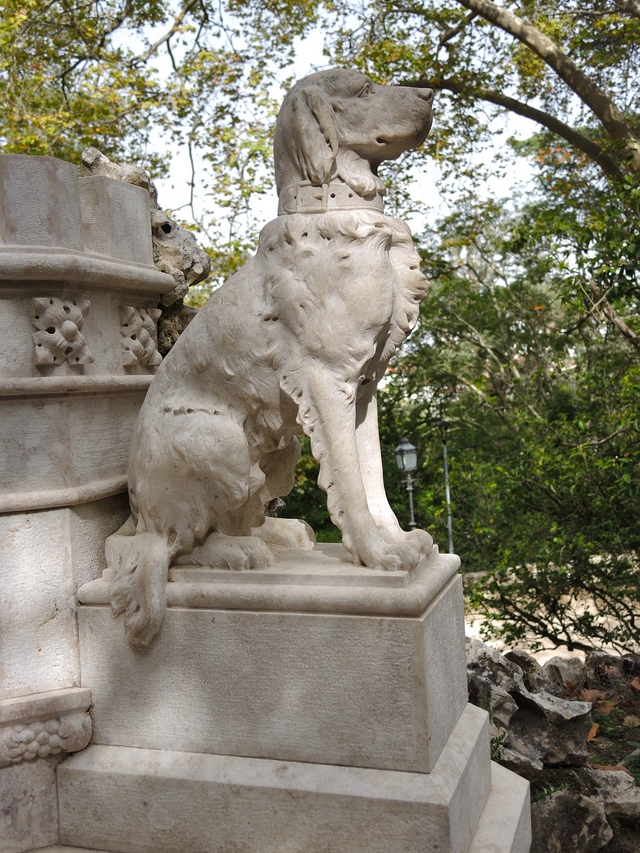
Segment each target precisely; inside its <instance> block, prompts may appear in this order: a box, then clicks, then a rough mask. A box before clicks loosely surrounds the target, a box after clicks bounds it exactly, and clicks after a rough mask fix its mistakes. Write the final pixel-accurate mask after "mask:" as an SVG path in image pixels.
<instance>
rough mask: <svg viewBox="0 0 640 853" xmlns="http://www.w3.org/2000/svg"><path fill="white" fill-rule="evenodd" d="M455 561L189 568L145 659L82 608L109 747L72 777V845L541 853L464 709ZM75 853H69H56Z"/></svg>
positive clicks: (475, 712) (318, 552)
mask: <svg viewBox="0 0 640 853" xmlns="http://www.w3.org/2000/svg"><path fill="white" fill-rule="evenodd" d="M458 564H459V561H458V558H457V557H455V556H453V555H439V554H438V552H437V550H434V553H433V555H431V558H430V559H429V560H424V561H423V562H422V563H421V564H420V565H419V566H417V567H416V569H415V570H414V571H413V572H410V573H406V574H405V576H401V575H400V573H398V574H397V575H395V576H391V575H388V574H382V573H378V574H379V575H380V576H377V575H376V574H375V573H373V574H372V573H371V571H370V570H366V569H363V568H362V567H357V566H353V565H352V564H350V563H348V562H347V555H346V552H344V550H343V549H341V548H340V546H337V547H334V548H326V546H323V547H318V548H316V549H314V550H313V552H305V553H297V554H296V553H293V554H288V553H286V552H283V553H282V555H281V556H280V558H279V560H278V562H277V564H276V566H275V567H271V568H270V569H269V570H268V571H264V572H263V571H260V570H256V571H253V572H251V573H245V574H242V575H241V576H240V577H239V578H238V577H233V576H232V574H236V575H237V574H238V573H224V574H221V573H220V572H216V571H213V570H202V569H198V568H197V567H192V566H186V567H179V568H178V569H175V570H174V572H173V575H172V580H171V582H170V583H168V584H167V601H168V605H169V606H168V609H167V613H166V617H165V621H164V624H163V627H162V631H161V633H160V635H159V636H158V638H157V639H156V640H155V641H154V643H153V644H152V645H151V647H149V648H145V649H140V648H134V647H132V646H131V645H130V644H129V643H128V642H127V640H126V638H125V635H124V630H123V625H122V620H121V619H115V620H114V619H113V617H112V615H111V612H110V609H109V607H108V606H107V603H108V582H107V580H108V578H106V577H105V579H104V580H98V581H93V582H91V583H89V584H87V585H85V586H84V587H82V588H81V589H80V591H79V598H80V601H81V602H82V606H81V607H80V608H79V620H78V624H79V636H80V658H81V670H82V684H83V686H84V687H88V688H90V689H91V692H92V697H93V700H94V706H93V712H92V715H93V722H94V734H93V740H92V745H91V746H89V747H88V749H87V750H85V751H84V752H82V753H78V754H77V755H75V756H73V757H72V758H71V759H69V760H68V761H65V762H64V763H63V764H62V765H61V766H60V767H59V769H58V804H59V815H60V841H61V843H62V844H67V845H71V848H72V849H73V847H75V848H76V849H78V848H84V849H88V848H89V849H94V848H95V849H97V850H104V851H110V853H235V851H237V853H240V851H241V853H527V851H528V850H529V844H530V816H529V803H528V787H529V786H528V783H527V782H525V781H524V780H522V779H520V778H519V777H517V776H515V775H514V774H512V773H510V772H509V771H506V770H504V769H503V768H500V767H497V766H492V763H491V761H490V748H489V730H488V717H487V714H486V713H485V712H484V711H482V710H481V709H479V708H476V707H475V706H472V705H469V704H467V685H466V672H465V670H466V667H465V655H464V620H463V597H462V584H461V579H460V577H459V576H457V575H456V570H457V568H458ZM58 853H61V851H58Z"/></svg>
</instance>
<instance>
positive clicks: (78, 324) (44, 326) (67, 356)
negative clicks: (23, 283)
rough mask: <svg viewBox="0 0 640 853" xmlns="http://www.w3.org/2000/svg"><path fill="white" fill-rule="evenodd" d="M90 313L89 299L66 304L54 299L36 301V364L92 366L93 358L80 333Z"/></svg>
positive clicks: (43, 298)
mask: <svg viewBox="0 0 640 853" xmlns="http://www.w3.org/2000/svg"><path fill="white" fill-rule="evenodd" d="M90 309H91V303H90V302H89V300H88V299H73V300H71V301H69V302H63V301H62V300H61V299H56V297H55V296H53V297H49V298H47V297H38V298H37V299H34V300H33V325H34V326H35V327H36V329H38V331H37V332H36V333H35V334H34V335H33V343H34V346H35V362H36V364H38V365H40V364H62V363H63V362H64V361H68V362H69V364H92V363H93V355H92V354H91V350H90V349H89V347H88V346H87V344H86V343H85V340H84V337H83V336H82V334H81V333H80V330H81V329H82V324H83V322H84V318H85V317H86V316H87V314H88V313H89V311H90Z"/></svg>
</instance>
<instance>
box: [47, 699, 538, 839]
mask: <svg viewBox="0 0 640 853" xmlns="http://www.w3.org/2000/svg"><path fill="white" fill-rule="evenodd" d="M487 750H488V738H487V717H486V714H485V713H484V712H483V711H480V710H479V709H477V708H475V707H473V706H468V707H467V709H465V711H464V713H463V715H462V717H461V719H460V721H459V722H458V725H457V726H456V728H455V730H454V733H453V734H452V736H451V738H450V739H449V743H448V744H447V746H446V747H445V749H444V750H443V752H442V754H441V756H440V758H439V760H438V762H437V764H436V767H435V768H434V770H433V771H432V772H431V773H429V774H422V773H406V772H398V771H389V770H370V769H364V768H354V767H337V766H333V765H314V764H302V763H297V762H288V763H283V762H277V761H270V760H265V759H251V758H238V757H232V756H214V755H203V754H194V753H178V752H168V751H163V750H142V749H130V748H128V747H108V746H93V747H90V748H89V749H88V750H86V751H85V752H84V753H81V754H80V753H79V754H78V755H76V756H74V757H73V758H72V759H70V760H69V761H67V762H65V763H64V765H62V766H61V767H60V768H59V771H58V787H59V806H60V835H61V839H62V842H63V843H66V844H68V845H71V849H77V845H81V844H82V845H85V846H88V847H89V848H96V849H99V850H109V851H111V853H185V851H189V853H195V851H198V853H200V851H202V853H204V851H206V853H227V851H230V850H236V849H242V851H243V853H245V851H246V853H301V851H304V853H312V851H322V853H414V851H415V853H425V851H430V853H431V851H436V850H437V851H438V853H526V851H528V849H529V844H530V821H529V798H528V784H527V783H526V782H525V781H524V780H522V779H520V778H519V777H517V776H514V774H512V773H510V772H509V771H507V770H504V768H501V767H499V766H497V765H490V763H489V761H488V756H487ZM73 845H76V847H75V848H74V847H73ZM54 850H56V848H52V849H51V851H50V853H53V851H54ZM64 850H65V848H61V849H60V850H59V851H58V853H62V851H64Z"/></svg>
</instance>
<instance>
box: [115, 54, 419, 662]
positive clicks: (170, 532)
mask: <svg viewBox="0 0 640 853" xmlns="http://www.w3.org/2000/svg"><path fill="white" fill-rule="evenodd" d="M365 102H366V103H365ZM350 104H352V108H351V109H350V108H349V105H350ZM363 104H364V106H363ZM430 104H431V93H430V92H428V91H427V92H426V93H425V92H424V91H422V90H413V89H404V88H400V87H382V86H374V85H373V84H372V83H371V81H369V80H368V78H366V77H365V76H364V75H362V74H358V73H357V72H352V71H347V70H342V69H337V70H333V71H330V72H321V73H320V74H316V75H313V76H312V77H310V78H307V79H306V80H305V81H302V82H301V83H299V84H298V85H297V86H296V87H294V89H293V90H292V92H291V93H290V94H289V95H288V96H287V99H285V102H284V104H283V107H282V111H281V114H280V118H279V120H278V127H277V130H276V149H275V158H276V171H277V176H278V186H279V189H280V190H282V189H284V188H286V187H288V186H289V185H291V184H292V183H295V182H306V183H307V185H308V184H311V185H312V186H315V185H318V186H321V185H322V184H323V183H324V184H325V185H326V184H327V183H329V189H330V187H331V184H332V182H333V184H334V185H335V183H336V182H338V183H340V182H342V183H345V184H347V185H348V186H349V187H352V189H353V190H354V192H355V193H356V194H357V195H358V197H360V198H361V199H362V207H361V208H357V209H348V210H342V209H335V210H332V209H328V210H327V211H326V212H322V213H304V212H301V213H294V214H291V215H283V216H279V217H278V218H277V219H275V220H273V221H272V222H269V223H268V224H267V225H266V226H265V228H264V229H263V231H262V233H261V235H260V240H259V244H258V250H257V253H256V255H255V256H254V257H253V258H252V259H251V260H250V261H248V263H247V264H246V265H245V266H244V267H243V268H242V269H241V270H239V271H238V272H237V273H236V274H235V275H234V276H233V277H232V278H231V279H230V280H229V281H228V282H227V283H226V284H225V285H224V286H223V287H222V288H220V289H219V290H218V291H216V292H215V293H214V294H213V296H212V297H211V299H210V300H209V302H208V303H207V304H206V305H205V306H204V308H203V309H202V310H201V311H200V312H199V314H198V316H197V317H195V319H194V320H193V321H192V323H191V324H190V325H189V327H188V328H187V329H186V330H185V332H184V333H183V334H182V335H181V337H180V338H179V339H178V341H177V343H176V345H175V346H174V347H173V349H172V351H171V352H170V354H169V355H168V356H167V358H166V359H165V360H164V361H163V363H162V365H161V366H160V369H159V371H158V373H157V375H156V377H155V379H154V381H153V383H152V386H151V388H150V390H149V392H148V395H147V398H146V400H145V403H144V405H143V407H142V410H141V412H140V416H139V418H138V422H137V426H136V429H135V432H134V438H133V443H132V448H131V457H130V466H129V491H130V499H131V508H132V519H131V520H130V521H129V522H128V523H127V525H125V528H123V529H122V530H121V531H119V533H118V534H115V535H114V536H112V537H110V539H109V540H108V541H107V561H108V563H109V565H110V566H111V567H112V568H115V569H117V570H118V576H117V578H116V580H115V581H114V582H113V584H112V587H111V601H112V607H113V609H114V612H115V613H122V612H124V613H125V626H126V630H127V634H128V637H129V639H130V640H131V641H132V642H134V643H138V644H142V645H147V644H148V643H150V642H151V641H152V639H153V637H154V636H155V634H156V633H157V632H158V630H159V629H160V625H161V623H162V619H163V617H164V609H165V585H166V580H167V572H168V569H169V566H170V565H171V564H172V563H173V562H176V561H179V562H180V563H182V564H184V563H189V562H191V563H195V564H198V565H210V566H218V567H223V568H228V569H231V570H242V569H256V568H258V569H259V568H264V567H267V566H268V565H270V564H271V563H272V562H273V560H274V557H273V554H272V552H271V550H270V549H269V547H268V543H269V541H271V542H272V543H277V544H280V545H282V544H283V543H285V544H286V541H287V537H286V533H283V532H282V531H284V530H286V520H284V519H283V520H282V522H283V524H282V525H280V528H281V530H280V532H277V528H278V522H280V521H281V520H280V519H271V518H270V519H269V520H268V524H266V525H265V524H264V518H265V516H264V511H265V507H266V506H267V505H268V504H270V502H271V501H273V500H274V499H275V498H278V497H281V496H284V495H286V494H287V493H288V492H289V491H290V490H291V488H292V486H293V483H294V476H295V465H296V461H297V458H298V455H299V441H298V438H297V436H299V435H301V434H302V433H305V434H306V435H308V436H309V438H310V441H311V447H312V451H313V453H314V455H315V457H316V458H317V459H318V461H319V463H320V477H319V485H320V487H321V488H323V489H324V490H325V491H326V492H327V502H328V508H329V512H330V514H331V518H332V520H333V521H334V523H335V524H336V525H337V526H338V527H339V528H340V530H341V531H342V534H343V542H344V544H345V546H346V548H347V549H348V550H349V551H350V553H351V554H352V557H353V560H354V562H355V563H356V564H361V565H365V566H370V567H373V568H382V569H386V570H388V571H397V570H410V569H412V568H413V567H414V566H415V565H417V563H418V561H419V560H420V558H421V555H422V554H424V553H428V552H429V551H430V549H431V547H432V542H431V537H430V536H429V535H428V534H427V533H425V532H424V531H421V530H414V531H411V532H410V533H406V532H404V531H403V530H402V529H401V528H400V525H399V524H398V521H397V519H396V517H395V515H394V514H393V512H392V510H391V508H390V506H389V504H388V502H387V499H386V496H385V492H384V484H383V480H382V464H381V459H380V446H379V439H378V426H377V415H376V396H375V391H376V386H377V383H378V381H379V380H380V378H381V376H382V375H383V373H384V371H385V369H386V366H387V363H388V361H389V358H390V357H391V355H392V354H393V352H394V351H395V349H396V347H397V346H398V345H399V344H400V343H401V342H402V340H404V338H405V337H406V336H407V334H408V333H409V332H410V330H411V329H412V328H413V326H414V325H415V323H416V321H417V317H418V309H419V305H420V302H421V300H422V298H423V297H424V295H425V293H426V290H427V282H426V279H425V278H424V276H423V275H422V273H421V272H420V259H419V257H418V254H417V253H416V251H415V249H414V246H413V242H412V239H411V234H410V232H409V229H408V228H407V226H406V225H405V224H404V223H403V222H401V221H400V220H397V219H394V218H392V217H389V216H385V215H384V214H383V213H381V212H379V211H378V210H375V209H372V207H371V206H367V204H366V198H367V196H371V195H375V194H376V193H378V194H379V193H380V192H381V187H382V184H381V182H380V180H379V178H377V176H376V175H375V170H376V169H377V165H378V164H379V163H380V162H381V161H382V160H384V159H391V158H393V157H397V156H398V155H399V154H400V153H401V152H402V151H404V150H406V149H408V148H412V147H415V146H416V145H418V144H420V143H421V142H422V141H423V140H424V138H425V136H426V134H427V132H428V129H429V126H430V123H431V108H430ZM358 128H360V130H359V129H358ZM358 134H359V135H358ZM324 195H325V196H327V195H330V193H327V192H325V193H324ZM293 544H294V542H293V540H292V545H293ZM295 544H297V545H298V546H299V544H300V543H299V534H298V540H296V543H295ZM310 544H312V543H310Z"/></svg>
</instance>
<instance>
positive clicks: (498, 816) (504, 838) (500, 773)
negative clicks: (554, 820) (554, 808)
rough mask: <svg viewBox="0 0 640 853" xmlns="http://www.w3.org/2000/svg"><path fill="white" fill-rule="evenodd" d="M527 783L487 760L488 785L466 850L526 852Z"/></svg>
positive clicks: (528, 823)
mask: <svg viewBox="0 0 640 853" xmlns="http://www.w3.org/2000/svg"><path fill="white" fill-rule="evenodd" d="M530 846H531V804H530V801H529V783H528V782H527V781H526V779H523V778H522V777H521V776H516V774H515V773H512V772H511V771H510V770H507V769H506V768H505V767H501V766H500V765H499V764H496V763H495V762H493V761H492V762H491V788H490V789H489V796H488V797H487V801H486V803H485V806H484V809H483V810H482V814H481V815H480V820H479V821H478V826H477V828H476V831H475V835H474V836H473V840H472V841H471V845H470V847H469V850H468V851H467V853H529V848H530Z"/></svg>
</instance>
